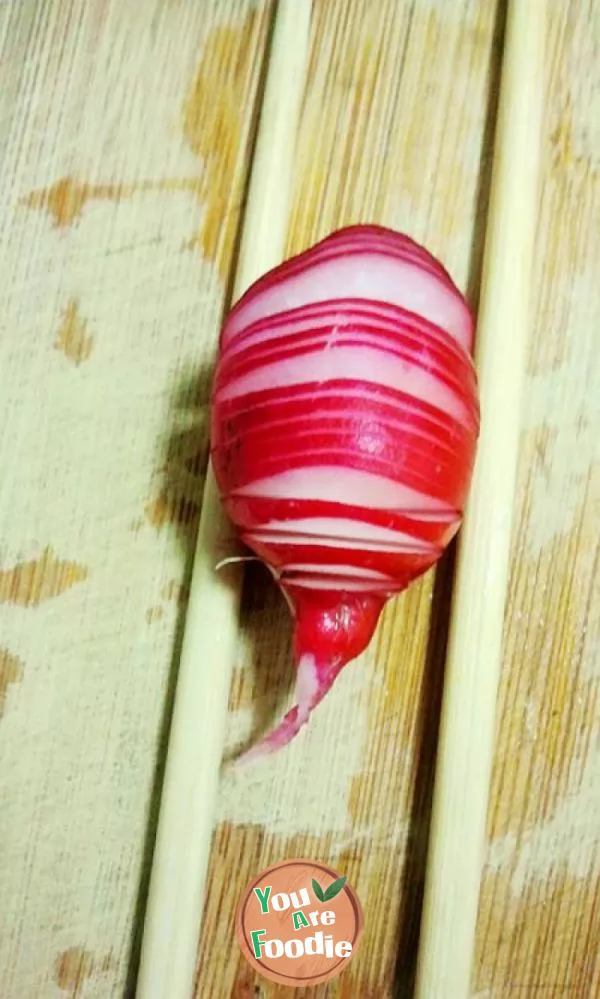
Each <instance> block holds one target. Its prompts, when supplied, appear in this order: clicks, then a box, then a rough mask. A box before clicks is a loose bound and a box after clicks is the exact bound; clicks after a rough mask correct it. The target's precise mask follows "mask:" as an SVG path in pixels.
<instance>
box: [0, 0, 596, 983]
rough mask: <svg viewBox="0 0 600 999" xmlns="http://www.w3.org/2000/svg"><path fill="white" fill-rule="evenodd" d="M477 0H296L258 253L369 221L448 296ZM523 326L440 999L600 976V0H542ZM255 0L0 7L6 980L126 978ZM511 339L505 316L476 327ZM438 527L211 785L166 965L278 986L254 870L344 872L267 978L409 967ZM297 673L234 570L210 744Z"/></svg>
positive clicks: (435, 683) (238, 157)
mask: <svg viewBox="0 0 600 999" xmlns="http://www.w3.org/2000/svg"><path fill="white" fill-rule="evenodd" d="M500 7H501V5H499V6H498V9H497V7H496V3H495V2H494V0H489V2H488V0H486V2H480V0H452V2H451V0H415V2H414V3H410V2H408V0H397V2H396V0H382V2H376V0H349V2H348V0H315V3H314V16H313V29H312V46H311V59H310V68H309V74H308V80H307V86H306V93H305V99H304V104H303V112H302V120H301V125H300V131H299V150H298V162H297V170H296V177H295V195H294V207H293V212H292V219H291V224H290V234H289V242H288V249H289V251H290V252H291V251H295V250H298V249H300V248H302V247H304V246H306V245H308V244H309V243H310V242H311V241H313V240H315V239H316V238H318V237H319V236H321V235H324V234H325V233H326V232H328V231H329V230H331V229H332V228H334V227H336V226H338V225H342V224H345V223H350V222H356V221H376V222H381V223H384V224H387V225H390V226H393V227H397V228H400V229H404V230H406V231H407V232H409V233H410V234H411V235H413V236H414V237H415V238H417V239H419V240H421V241H423V242H424V243H425V244H426V245H427V246H428V247H429V248H430V249H431V250H432V251H433V252H435V253H436V254H438V255H439V256H440V257H441V259H442V260H443V261H444V263H445V264H446V266H447V267H448V268H449V269H450V271H451V273H452V274H453V276H454V278H455V280H456V281H457V283H458V284H459V285H460V286H461V287H463V288H465V289H466V290H467V291H468V294H469V295H470V297H471V299H472V300H473V301H475V300H476V295H477V278H478V273H479V264H480V250H481V239H482V236H483V227H484V220H485V205H486V194H487V179H488V169H487V168H488V166H489V162H488V160H489V151H490V148H491V138H492V129H493V114H494V101H495V93H496V86H497V81H498V69H499V56H500V45H501V36H502V14H501V9H500ZM550 7H551V11H552V16H551V25H550V32H549V42H548V51H549V64H550V65H549V72H550V80H549V88H548V95H547V115H546V133H545V136H546V141H545V149H544V182H543V192H542V198H541V206H540V221H539V244H538V255H537V262H536V287H535V328H534V334H533V338H532V343H531V348H530V351H529V363H528V373H527V383H526V392H525V406H524V411H523V415H522V435H521V459H520V472H519V492H518V502H517V510H516V519H515V530H514V537H513V545H512V562H511V564H512V572H511V586H510V600H509V606H508V608H507V613H506V638H505V653H504V667H503V679H502V686H501V692H500V704H499V725H498V733H499V734H498V746H497V754H496V766H495V771H494V781H493V788H492V804H491V807H490V814H489V846H488V855H487V864H486V869H485V871H484V877H483V881H482V895H481V904H480V914H479V927H478V950H477V966H476V969H475V975H474V980H473V983H472V999H530V997H531V999H555V997H562V996H565V997H568V999H571V997H581V999H587V997H593V996H595V995H598V994H600V961H599V959H598V951H599V947H598V944H599V943H600V915H599V906H598V896H599V877H600V846H599V843H600V790H599V789H600V758H599V749H598V746H599V740H598V733H599V729H600V711H599V705H598V694H599V685H600V668H599V664H600V611H599V608H600V582H599V576H598V535H599V531H598V528H599V525H600V460H599V459H600V445H599V444H598V441H599V439H600V351H599V350H598V336H599V334H598V329H599V327H600V280H599V278H598V260H599V259H600V182H599V171H600V105H599V97H598V95H599V92H600V63H599V59H598V52H599V51H600V9H599V8H598V5H597V4H594V3H593V2H592V0H570V2H565V3H558V2H556V3H554V2H553V3H551V4H550ZM272 9H273V8H272V4H270V3H268V2H266V0H265V2H262V3H260V2H259V3H253V2H251V0H195V2H194V0H148V2H146V3H144V4H143V5H142V4H133V3H132V4H128V3H118V2H117V0H112V2H110V0H98V2H92V0H81V2H79V3H75V2H74V0H70V2H69V0H5V2H4V3H0V176H1V177H2V185H1V187H0V260H1V264H0V266H1V273H2V301H1V308H0V389H1V391H0V416H1V417H2V430H1V431H0V461H1V467H2V479H1V480H0V996H1V997H2V999H29V997H38V996H39V997H40V999H59V997H77V999H94V997H98V999H113V997H119V999H120V997H123V996H125V995H130V994H131V987H132V981H133V973H134V971H135V959H136V952H137V941H136V933H137V932H139V928H140V925H141V906H142V904H143V898H144V893H145V885H146V877H147V863H148V857H149V852H148V850H149V844H150V843H151V839H152V830H153V823H154V818H155V808H156V800H157V788H158V786H159V783H160V770H161V760H162V758H163V755H164V744H165V733H166V720H167V718H168V714H169V706H170V695H171V692H172V682H173V677H174V663H175V662H176V659H177V646H178V641H179V638H180V634H181V624H182V620H183V614H184V612H185V593H186V583H187V579H188V576H189V570H190V560H191V554H192V551H193V542H194V534H195V528H196V525H197V518H198V513H199V509H198V502H199V497H200V496H201V494H202V482H203V477H204V471H205V467H206V457H207V444H208V442H207V399H208V390H209V384H210V369H211V364H212V360H213V358H214V350H215V345H216V337H217V333H218V327H219V321H220V316H221V313H222V309H223V307H224V303H225V302H226V300H227V292H228V283H229V279H230V274H231V270H232V263H233V259H234V251H235V241H236V234H237V231H238V226H239V222H240V209H241V205H242V200H243V192H244V183H245V179H246V175H247V169H248V164H249V159H250V150H251V138H252V133H253V129H254V123H255V116H256V111H257V107H258V101H259V99H260V83H261V77H262V73H263V69H264V64H263V63H264V57H265V51H266V46H267V41H268V32H269V24H270V18H271V15H272ZM506 335H507V336H510V330H507V331H506ZM451 575H452V556H451V555H450V557H448V558H446V559H445V561H444V563H443V564H442V566H441V567H440V569H439V570H438V572H437V575H435V576H434V575H433V574H430V575H428V576H427V577H426V578H425V579H424V580H423V581H422V582H421V583H419V584H417V585H415V586H414V587H413V588H411V589H410V591H409V592H408V593H406V594H405V595H403V596H402V597H401V598H399V599H398V600H396V601H395V602H394V603H393V604H392V605H390V607H389V608H388V609H387V611H386V613H385V615H384V619H383V621H382V623H381V626H380V628H379V630H378V633H377V638H376V641H375V642H374V643H373V645H372V647H371V649H370V650H369V651H368V652H367V653H366V654H365V655H364V656H363V657H361V659H360V660H358V661H357V662H356V663H355V664H353V665H352V666H350V667H348V669H347V670H345V671H344V672H343V674H342V675H341V676H340V678H339V680H338V681H337V683H336V686H335V688H334V690H333V691H332V693H331V695H330V696H329V697H328V699H327V701H326V702H325V703H324V704H323V705H322V706H321V707H320V708H319V709H318V711H317V712H316V713H315V715H314V717H313V719H312V721H311V725H310V728H309V729H308V731H306V733H303V734H302V735H301V736H300V737H299V738H298V739H297V740H296V742H295V744H294V745H292V746H291V747H290V748H289V750H288V751H286V752H285V753H283V754H281V755H280V756H279V757H277V758H275V759H273V760H269V761H267V762H266V763H265V764H262V765H260V766H257V767H256V768H253V769H252V770H248V771H246V772H245V773H244V774H243V775H236V776H235V777H234V776H230V775H225V776H224V778H223V780H222V783H221V788H220V795H219V807H218V815H217V816H216V828H215V840H214V848H213V856H212V861H211V870H210V885H209V893H208V899H207V908H206V918H205V924H204V930H203V933H202V937H201V940H200V941H199V951H198V956H199V962H198V978H197V989H196V994H197V996H198V997H204V996H207V997H208V996H209V997H211V999H213V997H214V999H220V997H224V999H226V997H231V999H256V997H259V996H260V997H263V999H272V997H278V996H282V997H283V995H284V994H286V995H287V990H284V989H283V988H282V987H278V986H275V985H269V984H268V983H266V982H264V981H262V980H259V979H256V978H255V977H254V976H253V974H252V973H251V972H250V970H249V968H248V967H247V966H246V965H245V963H244V962H243V960H242V959H241V958H240V955H239V951H238V949H237V945H236V944H235V941H234V938H233V914H234V910H235V905H236V902H237V899H238V897H239V894H240V892H241V890H242V888H243V886H244V885H245V884H246V882H247V881H248V880H249V879H250V877H251V876H252V875H254V874H255V873H256V872H258V871H259V870H260V869H261V868H262V867H265V866H267V864H269V863H270V862H272V861H274V860H276V859H279V858H284V857H287V856H291V855H294V854H296V855H312V856H314V857H315V858H317V859H323V860H325V861H327V862H329V863H331V864H332V865H333V866H335V867H337V868H338V869H339V870H341V871H343V872H344V873H346V874H347V875H348V877H349V878H350V880H351V882H352V884H353V885H354V886H355V888H356V889H357V891H358V893H359V896H360V898H361V900H362V903H363V907H364V910H365V920H366V929H365V935H364V938H363V942H362V944H361V949H360V951H359V953H358V954H357V956H356V958H355V960H354V961H353V962H352V964H351V966H350V968H349V970H348V971H347V973H346V974H345V975H344V976H343V977H342V978H340V979H339V980H338V981H336V982H331V983H328V984H326V985H323V986H319V987H317V988H314V989H312V990H305V991H304V992H302V990H299V992H298V995H299V996H302V995H306V996H308V995H310V996H314V997H325V996H329V997H332V999H354V997H355V996H356V997H361V999H388V997H390V999H391V997H392V996H394V995H397V996H400V997H402V999H405V997H406V999H408V997H409V996H410V982H411V977H412V974H413V971H414V960H415V952H416V944H417V931H418V914H419V905H420V896H421V889H422V877H423V864H424V850H425V844H426V832H427V821H428V814H429V798H430V791H431V777H432V764H433V759H434V753H435V735H436V720H437V712H438V708H439V697H440V680H441V668H442V663H443V653H444V643H445V634H446V627H447V613H448V611H447V607H448V602H447V601H448V594H449V589H450V585H451ZM291 683H292V672H291V655H290V628H289V620H288V615H287V610H286V607H285V604H284V602H283V600H282V599H281V598H280V597H279V596H278V595H277V594H276V593H275V592H274V589H273V586H272V583H271V582H270V579H269V577H268V575H267V573H266V572H263V571H262V570H260V569H257V568H255V567H250V568H249V570H248V571H247V573H246V580H245V586H244V600H243V612H242V620H241V626H240V639H239V652H238V660H237V662H236V670H235V674H234V684H233V687H232V691H231V701H230V708H231V711H230V724H229V734H228V742H227V747H226V748H227V751H228V752H233V751H234V750H235V749H236V748H237V747H238V746H240V745H241V744H242V743H244V742H245V741H246V740H247V739H248V738H249V737H250V736H251V735H252V734H254V733H258V732H260V731H262V730H263V729H264V728H266V727H267V726H268V725H269V724H270V723H271V722H272V721H273V720H274V718H275V716H277V715H279V714H280V712H281V711H282V709H283V708H284V706H285V703H286V698H287V697H288V695H289V693H290V689H291Z"/></svg>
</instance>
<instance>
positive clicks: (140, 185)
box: [21, 177, 201, 229]
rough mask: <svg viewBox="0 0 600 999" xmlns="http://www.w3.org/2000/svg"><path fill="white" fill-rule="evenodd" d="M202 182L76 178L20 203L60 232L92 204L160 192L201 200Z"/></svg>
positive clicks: (57, 183) (59, 182) (191, 179)
mask: <svg viewBox="0 0 600 999" xmlns="http://www.w3.org/2000/svg"><path fill="white" fill-rule="evenodd" d="M200 189H201V182H200V180H199V179H197V178H195V177H180V178H166V179H164V180H138V181H135V183H131V184H125V183H119V184H88V183H87V182H86V181H83V180H77V179H76V178H75V177H61V178H60V180H57V181H56V182H55V183H54V184H52V185H51V186H50V187H44V188H39V189H38V190H35V191H31V193H30V194H28V195H26V196H25V197H24V198H22V199H21V204H22V205H23V206H24V207H25V208H31V209H34V210H37V211H44V212H48V214H49V215H50V216H51V218H52V224H53V226H54V227H55V228H57V229H66V228H68V227H69V226H73V225H75V224H77V223H78V222H79V221H80V219H81V216H82V214H83V211H84V208H85V206H86V205H87V204H88V202H90V201H112V202H115V203H117V204H118V203H119V202H121V201H124V200H125V199H127V198H132V197H134V195H137V194H150V193H155V192H157V191H158V192H161V191H167V192H170V191H190V192H191V193H192V194H194V195H196V196H198V194H199V191H200Z"/></svg>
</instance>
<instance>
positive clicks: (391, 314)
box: [211, 225, 479, 760]
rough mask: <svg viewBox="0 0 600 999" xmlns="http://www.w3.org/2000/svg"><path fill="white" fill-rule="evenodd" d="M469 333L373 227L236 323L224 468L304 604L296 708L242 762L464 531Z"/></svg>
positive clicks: (470, 439) (225, 336)
mask: <svg viewBox="0 0 600 999" xmlns="http://www.w3.org/2000/svg"><path fill="white" fill-rule="evenodd" d="M472 337H473V319H472V315H471V312H470V309H469V307H468V305H467V303H466V302H465V300H464V298H463V296H462V295H461V294H460V292H459V291H458V289H457V288H456V286H455V285H454V283H453V281H452V279H451V278H450V276H449V274H448V272H447V271H446V270H445V268H444V267H443V266H442V264H441V263H440V262H439V261H437V260H436V259H435V257H433V256H432V255H431V254H430V253H429V252H428V251H427V250H425V249H424V248H423V247H421V246H419V245H418V244H417V243H415V242H414V241H413V240H412V239H410V238H409V237H408V236H403V235H401V234H399V233H395V232H393V231H392V230H389V229H384V228H382V227H380V226H371V225H369V226H351V227H349V228H347V229H342V230H340V231H338V232H336V233H333V234H332V235H331V236H328V237H327V238H326V239H324V240H322V241H321V242H320V243H318V244H317V245H316V246H314V247H312V248H311V249H309V250H307V251H306V252H304V253H302V254H299V255H298V256H297V257H294V258H292V259H291V260H288V261H286V262H284V263H283V264H281V265H280V266H279V267H276V268H275V269H274V270H273V271H271V272H270V273H269V274H267V275H265V276H264V277H262V278H260V279H259V280H258V281H257V282H256V283H255V284H254V285H253V286H252V287H251V288H249V289H248V291H247V292H246V294H245V295H244V296H243V297H242V298H241V299H240V301H239V302H238V303H237V305H235V307H234V308H233V309H232V310H231V312H230V314H229V316H228V317H227V319H226V321H225V323H224V326H223V329H222V332H221V339H220V355H219V360H218V364H217V370H216V374H215V381H214V386H213V397H212V412H211V417H212V425H211V456H212V462H213V467H214V471H215V476H216V479H217V483H218V486H219V488H220V490H221V493H222V496H223V500H224V504H225V508H226V510H227V512H228V514H229V516H230V517H231V519H232V520H233V521H234V523H235V524H237V526H238V528H239V530H240V533H241V537H242V540H243V541H244V542H245V543H246V544H247V545H248V546H249V547H250V548H251V549H252V550H253V551H254V553H255V554H256V555H257V556H258V557H260V558H262V559H263V560H264V561H265V562H266V563H267V564H268V566H269V567H270V569H271V571H272V573H273V574H274V576H275V578H276V579H277V580H278V582H279V585H280V587H281V589H282V591H283V593H284V595H285V597H286V599H287V601H288V604H289V606H290V608H291V610H292V614H293V617H294V653H295V660H296V664H297V678H296V691H295V700H296V703H295V705H294V707H293V708H292V709H291V711H289V712H288V714H287V715H286V716H285V718H284V719H283V720H282V722H281V723H280V724H279V725H278V726H277V728H276V729H275V730H274V732H272V733H271V734H270V735H268V736H267V737H266V738H265V739H263V740H262V742H261V743H259V744H258V746H255V747H254V748H253V749H252V750H251V751H250V752H249V753H247V754H246V755H245V757H243V759H245V760H249V759H254V758H256V757H257V756H260V755H263V754H264V753H268V752H271V751H273V750H274V749H278V748H280V747H281V746H283V745H285V744H286V743H287V742H289V741H290V740H291V739H292V738H293V737H294V736H295V735H296V733H297V732H298V731H299V730H300V728H301V727H302V726H303V725H304V724H305V722H306V721H307V720H308V717H309V715H310V713H311V711H312V710H313V709H314V708H315V707H316V705H317V704H318V703H319V702H320V701H321V699H322V698H323V696H324V695H325V693H326V692H327V690H328V689H329V688H330V686H331V685H332V683H333V682H334V680H335V677H336V676H337V675H338V673H339V671H340V669H342V667H343V666H344V665H345V664H346V663H347V662H349V661H350V660H352V659H353V658H355V657H356V656H357V655H358V654H359V653H360V652H362V651H363V649H364V648H365V647H366V645H367V644H368V642H369V640H370V638H371V636H372V634H373V631H374V629H375V627H376V625H377V621H378V619H379V615H380V613H381V610H382V608H383V606H384V604H385V601H386V600H387V599H388V598H389V597H390V596H393V595H394V594H395V593H398V592H400V591H401V590H403V589H405V588H406V587H407V586H408V585H409V584H410V583H411V582H412V580H413V579H416V578H417V577H418V576H419V575H421V574H422V573H423V572H425V571H426V570H427V569H428V568H430V567H431V566H432V565H433V564H434V563H435V562H436V561H437V559H438V558H439V557H440V555H441V554H442V552H443V550H444V547H445V546H446V545H447V544H448V542H449V541H450V539H451V538H452V537H453V536H454V535H455V533H456V531H457V530H458V528H459V526H460V520H461V515H462V509H463V505H464V502H465V500H466V496H467V492H468V488H469V483H470V478H471V474H472V469H473V463H474V459H475V448H476V443H477V436H478V432H479V404H478V399H477V380H476V375H475V370H474V367H473V363H472V360H471V357H470V355H469V349H470V346H471V343H472Z"/></svg>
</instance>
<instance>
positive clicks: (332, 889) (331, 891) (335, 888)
mask: <svg viewBox="0 0 600 999" xmlns="http://www.w3.org/2000/svg"><path fill="white" fill-rule="evenodd" d="M347 880H348V878H338V879H337V881H333V882H332V883H331V884H330V885H329V888H328V889H327V891H326V892H325V894H324V896H323V901H324V902H329V901H330V900H331V899H332V898H335V896H336V895H339V893H340V892H341V890H342V888H343V887H344V885H345V884H346V881H347Z"/></svg>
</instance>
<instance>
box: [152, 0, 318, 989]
mask: <svg viewBox="0 0 600 999" xmlns="http://www.w3.org/2000/svg"><path fill="white" fill-rule="evenodd" d="M309 24H310V0H280V2H279V4H278V7H277V10H276V15H275V26H274V33H273V42H272V48H271V53H270V59H269V68H268V74H267V80H266V86H265V95H264V103H263V108H262V113H261V117H260V123H259V130H258V135H257V142H256V149H255V155H254V162H253V166H252V173H251V180H250V187H249V191H248V200H247V209H246V215H245V221H244V228H243V235H242V241H241V247H240V256H239V263H238V267H237V272H236V280H235V289H234V296H235V297H238V296H239V295H240V294H241V293H242V291H243V290H245V288H247V287H248V285H249V284H251V283H252V281H253V280H254V279H255V278H256V277H257V276H258V275H259V274H260V273H262V272H263V271H265V270H268V269H269V268H270V267H272V266H273V265H274V264H275V263H277V262H278V260H279V259H280V258H281V257H282V255H283V250H284V246H285V235H286V232H287V217H288V201H289V193H290V186H291V177H292V165H293V158H294V146H295V135H296V129H297V122H298V113H299V107H300V100H301V97H302V90H303V85H304V71H305V59H306V55H307V52H308V33H309ZM235 547H236V543H235V540H234V538H233V536H232V529H231V526H230V524H229V523H228V521H227V518H226V517H225V516H224V514H223V512H222V509H221V504H220V500H219V496H218V492H217V488H216V484H215V480H214V476H213V474H212V470H211V469H210V468H209V470H208V474H207V481H206V486H205V491H204V498H203V504H202V513H201V517H200V525H199V529H198V538H197V543H196V555H195V560H194V571H193V576H192V583H191V588H190V598H189V604H188V611H187V618H186V628H185V634H184V640H183V646H182V652H181V661H180V666H179V675H178V681H177V692H176V697H175V704H174V709H173V718H172V723H171V734H170V741H169V750H168V755H167V763H166V770H165V779H164V786H163V793H162V801H161V810H160V818H159V824H158V830H157V839H156V847H155V854H154V861H153V868H152V875H151V882H150V890H149V896H148V907H147V912H146V919H145V928H144V938H143V944H142V955H141V962H140V970H139V976H138V985H137V997H138V999H188V997H189V996H190V994H191V992H192V988H193V979H194V969H195V961H196V947H197V941H198V934H199V930H200V922H201V918H202V907H203V901H204V887H205V880H206V869H207V864H208V857H209V851H210V844H211V838H212V831H213V823H214V806H215V799H216V792H217V786H218V775H219V766H220V762H221V757H222V752H223V744H224V735H225V721H226V716H227V701H228V696H229V688H230V683H231V673H232V669H233V662H234V655H235V646H236V640H237V620H238V605H239V594H240V585H241V583H240V574H239V572H238V571H236V568H235V567H234V566H232V565H228V566H227V567H226V568H224V569H221V570H220V571H218V570H217V569H216V566H217V564H218V563H219V561H220V560H221V559H223V557H225V556H228V555H231V553H232V552H233V551H235Z"/></svg>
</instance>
